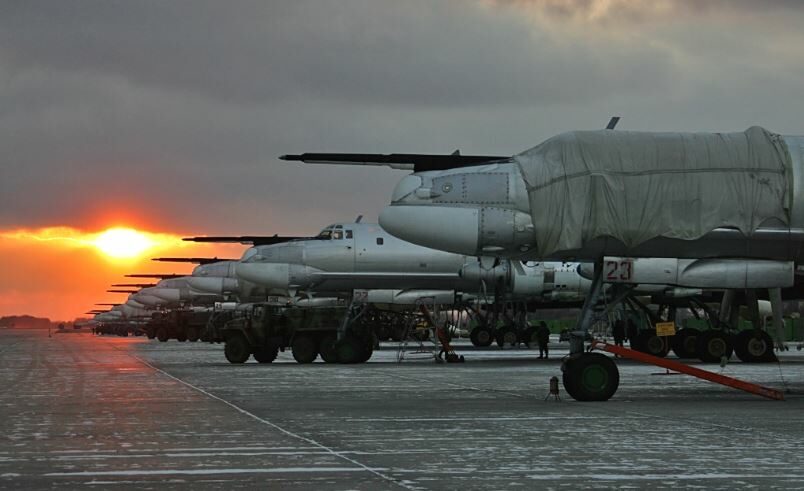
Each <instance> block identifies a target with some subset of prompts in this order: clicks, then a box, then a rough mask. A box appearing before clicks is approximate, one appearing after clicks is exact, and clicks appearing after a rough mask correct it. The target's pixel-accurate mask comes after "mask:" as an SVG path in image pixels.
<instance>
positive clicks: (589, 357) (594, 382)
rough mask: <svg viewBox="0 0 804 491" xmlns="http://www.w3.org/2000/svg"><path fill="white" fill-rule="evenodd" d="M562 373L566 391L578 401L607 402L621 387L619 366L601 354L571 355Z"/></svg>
mask: <svg viewBox="0 0 804 491" xmlns="http://www.w3.org/2000/svg"><path fill="white" fill-rule="evenodd" d="M561 371H562V372H563V374H562V375H563V376H562V378H563V382H564V390H566V391H567V394H569V395H570V397H572V398H573V399H575V400H576V401H607V400H609V399H610V398H611V396H613V395H614V393H615V392H617V387H619V385H620V371H619V370H618V369H617V365H616V364H615V363H614V361H612V359H611V358H609V357H608V356H606V355H604V354H601V353H581V354H578V355H571V356H570V357H569V358H567V359H566V360H565V361H564V364H563V365H562V366H561Z"/></svg>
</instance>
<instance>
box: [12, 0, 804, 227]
mask: <svg viewBox="0 0 804 491" xmlns="http://www.w3.org/2000/svg"><path fill="white" fill-rule="evenodd" d="M801 26H804V6H802V2H799V1H767V0H765V1H761V2H760V1H748V0H744V1H740V0H714V1H710V2H706V1H692V0H689V1H672V0H659V1H644V2H642V1H625V0H620V1H617V0H612V1H595V0H569V1H559V0H544V1H538V0H536V1H496V2H495V1H481V2H472V1H454V2H453V1H440V2H438V1H436V2H418V1H410V0H405V1H403V2H400V1H378V0H349V1H338V2H328V1H298V0H296V1H287V2H278V1H254V2H220V1H209V2H204V1H200V0H193V1H186V2H183V1H153V2H148V1H137V2H131V1H117V2H115V1H108V0H104V1H98V2H91V1H70V2H53V1H46V2H37V1H30V0H25V1H11V0H7V1H4V2H2V3H0V136H1V138H0V229H12V228H18V227H40V226H53V225H68V226H74V227H79V228H87V227H94V226H102V225H104V223H102V222H103V221H104V220H107V219H108V217H109V216H112V215H114V213H116V212H117V211H118V210H124V211H125V213H127V215H126V216H129V217H132V218H136V221H137V222H138V223H144V224H147V225H148V226H149V228H151V229H155V230H167V231H178V232H192V233H203V232H209V233H234V232H236V233H258V232H280V233H282V232H288V233H290V232H293V233H310V232H311V231H316V230H317V229H319V228H320V227H321V226H323V225H325V224H326V223H328V222H332V221H336V220H342V219H351V218H353V216H355V215H356V214H358V213H364V214H366V216H367V218H370V219H374V218H376V215H377V213H378V212H379V210H380V209H381V207H382V206H383V205H384V204H385V203H386V202H387V200H388V197H389V194H390V191H391V189H392V187H393V185H394V183H395V182H396V181H397V180H398V179H399V178H400V176H401V175H403V174H402V173H400V172H398V171H391V170H388V169H384V168H378V169H350V168H344V167H338V168H325V167H321V166H304V165H299V164H295V165H294V164H289V163H285V162H281V161H279V160H277V157H278V156H279V155H281V154H285V153H299V152H304V151H340V152H437V153H445V152H452V151H453V150H455V149H456V148H460V149H461V151H462V152H463V153H484V154H489V153H490V154H513V153H517V152H519V151H521V150H524V149H526V148H528V147H530V146H533V145H535V144H537V143H538V142H540V141H542V140H543V139H545V138H547V137H549V136H551V135H553V134H555V133H558V132H561V131H565V130H570V129H587V128H598V127H601V126H603V125H605V124H606V122H607V120H608V118H609V116H611V115H613V114H618V115H621V116H623V120H622V122H621V128H622V129H639V130H713V131H732V130H742V129H745V128H746V127H748V126H750V125H752V124H761V125H764V126H766V127H768V128H769V129H771V130H773V131H777V132H783V133H784V132H786V133H802V132H804V90H802V88H804V82H803V81H804V29H802V27H801Z"/></svg>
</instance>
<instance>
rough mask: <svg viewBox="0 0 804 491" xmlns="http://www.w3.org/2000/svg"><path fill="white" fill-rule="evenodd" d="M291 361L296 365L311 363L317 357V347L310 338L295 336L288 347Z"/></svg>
mask: <svg viewBox="0 0 804 491" xmlns="http://www.w3.org/2000/svg"><path fill="white" fill-rule="evenodd" d="M290 349H291V351H292V352H293V359H294V360H296V361H297V362H298V363H312V362H313V360H315V359H316V357H317V356H318V346H316V344H315V339H313V338H312V337H311V336H296V337H295V338H293V343H292V344H291V346H290Z"/></svg>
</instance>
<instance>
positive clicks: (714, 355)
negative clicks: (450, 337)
mask: <svg viewBox="0 0 804 491" xmlns="http://www.w3.org/2000/svg"><path fill="white" fill-rule="evenodd" d="M695 350H696V352H697V354H698V358H700V359H701V361H702V362H704V363H719V362H720V359H721V358H723V357H724V356H725V357H726V359H728V358H731V353H732V351H733V348H732V344H731V336H730V335H729V334H727V333H725V332H723V331H721V330H719V329H710V330H708V331H704V332H702V333H701V334H699V335H698V341H697V343H696V348H695Z"/></svg>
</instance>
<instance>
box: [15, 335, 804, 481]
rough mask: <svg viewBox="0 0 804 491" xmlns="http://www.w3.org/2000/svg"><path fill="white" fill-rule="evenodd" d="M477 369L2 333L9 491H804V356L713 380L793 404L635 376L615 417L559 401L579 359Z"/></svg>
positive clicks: (484, 363)
mask: <svg viewBox="0 0 804 491" xmlns="http://www.w3.org/2000/svg"><path fill="white" fill-rule="evenodd" d="M462 353H463V354H464V355H465V356H466V358H467V362H466V363H465V364H449V365H443V364H442V365H436V364H435V363H433V362H432V361H428V360H427V359H425V358H423V355H419V358H418V359H416V356H412V357H411V359H409V360H406V361H404V362H402V363H401V364H397V363H396V361H395V360H396V354H397V353H396V351H395V350H393V349H390V348H389V349H384V350H380V351H378V352H375V355H374V357H372V360H371V361H370V362H369V363H367V364H364V365H352V366H344V365H325V364H323V363H314V364H312V365H298V364H296V363H294V362H293V361H292V358H291V357H290V354H289V353H281V354H280V356H279V359H278V360H277V362H275V363H273V364H271V365H260V364H257V363H254V362H253V361H252V362H249V363H247V364H245V365H230V364H229V363H227V362H226V361H225V359H224V357H223V350H222V347H221V346H220V345H209V344H202V343H178V342H175V341H171V342H168V343H158V342H155V341H148V340H146V339H144V338H118V337H95V336H92V335H90V334H88V333H84V334H77V333H65V334H53V336H52V337H48V334H47V332H46V331H22V330H0V381H2V384H0V488H3V489H44V488H62V489H63V488H67V489H75V488H87V489H89V488H103V489H107V488H114V489H118V488H132V489H174V488H181V489H184V488H193V489H199V488H209V489H316V490H318V489H321V490H328V489H339V490H341V489H342V490H346V489H365V490H374V489H425V490H426V489H464V490H468V489H501V488H512V489H534V488H538V489H560V488H571V489H578V488H592V489H605V488H613V487H628V488H637V489H641V488H659V489H661V488H674V489H675V488H696V489H734V488H756V489H795V488H802V487H804V468H802V461H804V455H802V454H803V452H802V449H804V411H802V409H804V353H802V352H797V351H795V350H793V351H790V352H787V353H785V354H784V355H783V356H782V363H781V364H780V365H777V364H770V365H746V364H742V363H739V362H733V363H731V364H729V365H727V366H726V367H724V368H721V367H720V366H719V365H705V364H698V366H699V367H701V368H704V369H707V370H711V371H716V372H719V373H720V372H723V373H726V374H729V375H733V376H737V377H741V378H743V379H746V380H749V381H753V382H759V383H763V384H765V385H768V386H771V387H776V388H785V389H788V390H790V391H791V393H790V394H788V396H787V400H786V401H785V402H775V401H770V400H765V399H762V398H759V397H757V396H753V395H750V394H746V393H742V392H739V391H736V390H734V389H730V388H725V387H720V386H716V385H712V384H710V383H707V382H703V381H699V380H697V379H693V378H690V377H687V376H682V375H670V376H666V375H655V373H658V372H661V371H662V370H660V369H657V368H655V367H650V366H645V365H640V364H636V363H632V362H619V366H620V370H621V382H620V390H619V391H618V392H617V394H616V395H615V396H614V397H613V398H612V399H611V400H610V401H608V402H605V403H579V402H575V401H573V400H571V399H569V398H568V397H566V396H565V397H564V398H563V400H562V401H561V402H555V401H553V400H549V401H545V400H544V398H545V395H547V391H548V380H549V378H550V377H551V376H553V375H557V376H560V368H559V360H558V358H559V357H560V355H561V354H563V353H562V352H561V350H560V349H559V350H558V351H557V352H556V351H554V352H553V353H551V356H552V358H551V359H550V360H548V361H544V360H538V359H536V354H534V353H533V351H528V350H517V351H495V350H485V351H480V352H473V351H471V350H470V349H466V350H465V351H462ZM564 353H565V351H564ZM562 393H563V387H562Z"/></svg>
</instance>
